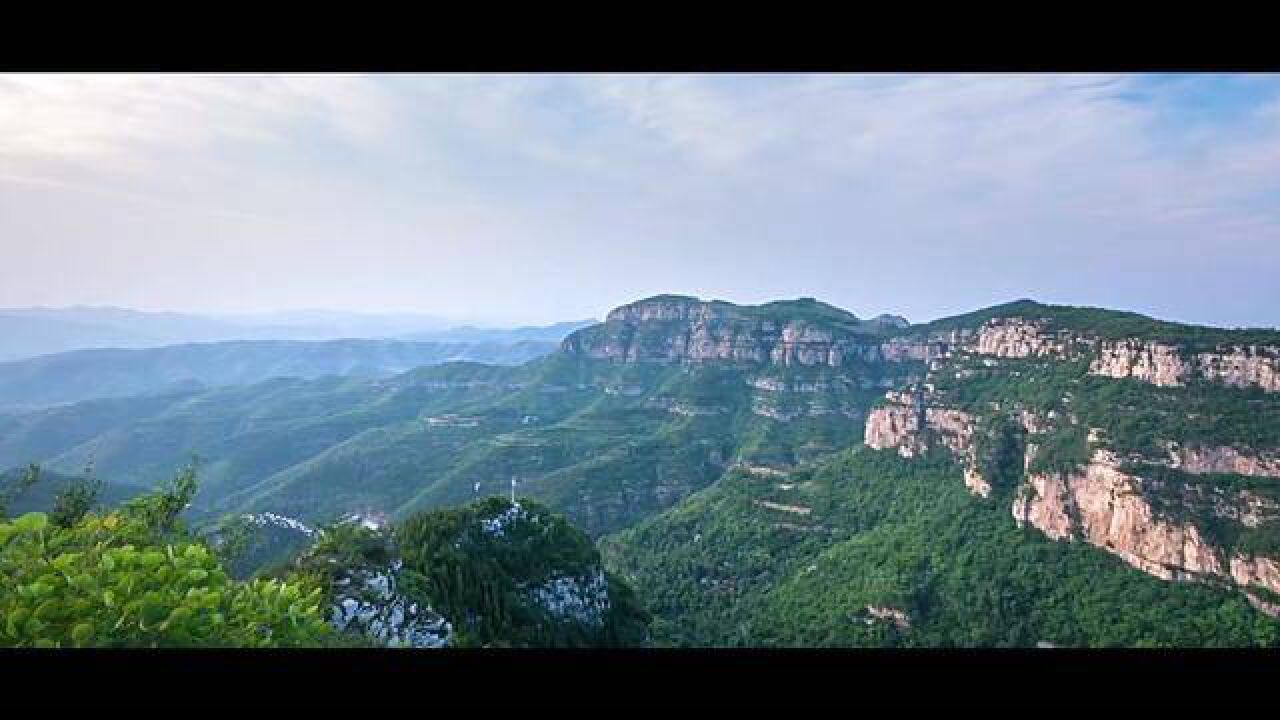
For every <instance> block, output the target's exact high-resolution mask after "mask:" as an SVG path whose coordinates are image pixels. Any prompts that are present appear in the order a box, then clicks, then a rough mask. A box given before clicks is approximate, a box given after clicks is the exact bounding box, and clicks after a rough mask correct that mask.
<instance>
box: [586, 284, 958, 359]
mask: <svg viewBox="0 0 1280 720" xmlns="http://www.w3.org/2000/svg"><path fill="white" fill-rule="evenodd" d="M899 328H900V323H898V322H896V321H892V322H890V321H887V320H885V319H884V318H878V319H876V320H872V321H862V320H859V319H858V318H857V317H856V316H854V315H852V314H851V313H848V312H845V311H843V310H839V309H838V308H834V307H832V306H830V305H825V304H823V303H819V302H817V301H814V300H809V299H803V300H796V301H788V302H785V303H770V304H768V305H762V306H740V305H733V304H730V303H725V302H704V301H701V300H698V299H696V298H688V297H681V296H673V295H664V296H658V297H655V298H650V299H647V300H641V301H639V302H635V303H631V304H629V305H624V306H622V307H619V308H617V309H615V310H613V311H612V312H610V313H609V314H608V316H607V317H606V319H605V322H604V323H602V324H600V325H595V326H592V327H590V328H585V329H583V330H579V331H578V332H575V333H573V334H572V335H570V336H569V337H567V338H566V339H565V340H564V343H563V344H562V349H563V351H564V352H566V353H569V354H573V355H582V356H587V357H591V358H597V359H608V360H614V361H621V362H686V363H700V362H711V361H729V362H737V363H751V364H769V365H780V366H828V367H842V366H845V365H848V364H851V363H859V362H860V363H878V362H884V361H887V362H901V361H904V360H927V359H929V358H930V357H933V356H936V355H937V354H938V353H939V352H941V350H940V349H939V348H938V347H937V346H936V344H934V345H931V344H930V343H928V342H914V341H904V340H902V339H890V338H886V337H884V333H885V332H887V331H892V330H896V329H899Z"/></svg>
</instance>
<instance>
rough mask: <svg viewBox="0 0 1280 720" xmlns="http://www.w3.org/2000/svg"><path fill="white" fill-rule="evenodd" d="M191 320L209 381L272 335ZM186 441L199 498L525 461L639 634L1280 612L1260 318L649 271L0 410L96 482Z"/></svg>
mask: <svg viewBox="0 0 1280 720" xmlns="http://www.w3.org/2000/svg"><path fill="white" fill-rule="evenodd" d="M464 334H465V333H464ZM286 345H287V344H286ZM322 345H324V344H322ZM192 347H196V348H202V347H214V348H218V350H219V353H223V354H221V355H217V356H214V357H212V358H209V359H208V370H207V372H208V373H210V375H211V376H213V375H218V376H219V377H223V378H224V379H226V380H227V381H228V382H231V381H232V380H234V377H235V372H232V371H225V370H224V368H223V366H227V365H230V364H232V358H234V357H236V356H237V355H241V354H243V353H248V352H249V350H253V351H255V352H256V351H257V350H260V349H261V348H258V347H257V345H256V344H254V343H248V344H245V345H240V344H226V345H213V346H192ZM378 347H380V348H381V350H380V352H382V351H385V352H387V353H389V354H390V355H391V356H395V354H394V353H391V352H390V351H389V350H388V349H387V347H384V346H378ZM517 347H518V346H517V345H512V346H509V348H511V350H510V351H511V352H519V350H516V349H514V348H517ZM129 352H133V351H129ZM138 352H141V353H149V354H155V357H157V358H159V357H161V356H163V355H164V354H165V353H178V354H181V353H182V352H186V349H185V348H181V347H180V348H169V349H165V350H164V351H163V352H161V351H153V350H147V351H138ZM250 354H251V353H250ZM77 355H81V354H79V353H73V354H70V355H69V356H68V357H74V356H77ZM57 357H60V356H55V358H57ZM84 357H86V358H92V357H93V354H92V353H89V354H86V355H84ZM395 357H396V362H402V361H407V360H406V358H405V357H401V356H395ZM36 360H40V361H47V360H48V359H47V358H39V359H36ZM36 360H31V361H25V362H26V363H27V364H30V365H32V366H33V367H34V366H35V365H38V363H37V362H36ZM188 362H189V360H188ZM298 362H299V363H300V364H304V365H305V364H306V363H305V362H304V361H303V360H299V361H298ZM89 364H90V365H92V364H93V363H89ZM10 365H11V366H12V365H14V364H10ZM268 365H269V364H268ZM354 367H355V366H354V365H347V366H345V368H346V370H348V371H352V370H353V368H354ZM386 367H388V368H389V367H391V362H389V361H388V363H387V364H386ZM219 373H220V374H219ZM249 376H250V374H246V375H245V377H249ZM36 384H39V383H36ZM193 454H195V455H198V456H200V458H202V465H201V479H202V480H201V481H202V485H201V490H200V493H199V494H198V495H197V497H196V498H195V502H194V505H193V506H192V508H191V517H192V519H193V521H196V522H209V521H211V520H214V519H216V518H218V517H223V516H239V515H244V514H251V515H253V516H255V517H258V516H263V514H264V513H268V514H270V516H272V517H280V518H286V519H288V522H289V523H293V522H301V523H306V524H316V523H324V522H328V521H331V520H333V519H334V518H340V517H343V516H345V515H347V514H350V513H353V512H355V513H361V514H366V515H367V514H373V515H377V516H385V517H389V518H391V519H393V520H396V521H404V520H407V519H408V518H411V517H414V516H415V515H416V514H417V513H419V512H421V511H429V510H436V509H445V508H453V507H457V506H460V505H464V504H467V503H470V502H472V501H475V500H482V499H484V498H486V497H489V496H493V495H505V494H507V493H508V492H510V491H511V489H512V487H513V486H514V487H515V488H517V490H518V492H519V494H520V495H522V496H526V497H530V498H534V499H536V500H538V501H539V502H541V503H544V504H545V505H546V506H547V507H549V508H550V509H552V510H553V511H555V512H556V513H560V514H562V515H563V516H564V517H565V518H566V519H567V520H568V521H569V522H570V523H572V524H573V525H574V526H576V527H577V528H579V529H581V530H583V531H585V532H586V533H588V534H589V535H590V536H591V537H592V538H593V539H594V540H595V541H596V542H597V543H598V544H599V547H600V549H601V552H602V554H603V558H604V561H605V564H606V566H607V567H608V568H609V571H610V572H613V573H616V574H617V575H618V577H620V578H624V579H625V580H626V581H627V583H628V584H629V585H631V586H633V587H635V589H636V592H637V595H638V596H639V598H640V601H641V602H642V603H644V605H645V607H646V608H647V611H648V612H651V613H652V614H653V616H654V617H655V621H654V626H653V638H654V641H655V642H657V643H659V644H670V645H694V646H701V645H715V646H720V645H857V646H865V645H890V646H892V645H907V646H939V645H941V646H948V645H1013V646H1029V645H1034V644H1036V643H1043V642H1048V643H1051V644H1055V645H1143V644H1168V645H1203V644H1225V645H1269V644H1274V643H1275V642H1280V622H1278V621H1277V620H1276V619H1275V617H1276V616H1280V540H1278V538H1280V490H1277V487H1276V485H1275V482H1276V479H1277V478H1280V333H1277V332H1276V331H1274V330H1267V329H1249V330H1224V329H1218V328H1209V327H1201V326H1191V325H1181V324H1176V323H1167V322H1161V321H1158V320H1153V319H1151V318H1147V317H1144V316H1141V315H1136V314H1133V313H1124V312H1117V311H1110V310H1103V309H1095V308H1077V307H1066V306H1054V305H1044V304H1040V303H1036V302H1033V301H1030V300H1021V301H1017V302H1013V303H1007V304H1004V305H999V306H994V307H990V308H985V309H982V310H978V311H975V312H972V313H967V314H964V315H959V316H956V317H952V318H945V319H942V320H937V321H934V322H930V323H923V324H914V325H912V324H909V323H907V322H906V321H905V320H903V319H901V318H897V317H894V316H889V315H883V316H880V317H877V318H874V319H872V320H863V319H861V318H859V317H857V316H856V315H854V314H853V313H850V312H848V311H846V310H843V309H841V308H837V307H834V306H832V305H829V304H826V303H822V302H820V301H818V300H815V299H812V298H801V299H798V300H785V301H777V302H772V303H766V304H763V305H757V306H744V305H735V304H732V303H727V302H721V301H710V302H708V301H702V300H699V299H697V298H694V297H689V296H682V295H661V296H656V297H652V298H647V299H644V300H640V301H637V302H634V303H630V304H627V305H624V306H621V307H619V308H616V309H615V310H613V311H612V312H610V313H609V314H608V316H607V318H606V320H605V321H604V322H603V323H597V324H592V325H590V326H587V327H583V328H580V329H577V330H575V331H573V332H572V333H570V334H568V335H567V336H566V337H565V338H564V339H563V341H562V342H560V343H559V345H558V346H556V347H555V349H554V350H553V351H551V352H548V353H546V354H542V355H540V356H538V357H534V358H532V359H530V360H528V361H526V362H523V363H522V364H510V365H499V364H492V363H488V364H485V363H476V362H445V363H442V364H436V365H424V366H422V367H416V368H414V369H411V370H408V371H405V372H401V373H398V374H385V375H382V376H370V375H367V374H363V373H359V372H353V373H352V374H350V375H347V376H345V377H344V376H339V375H336V374H325V375H323V376H318V377H312V378H307V377H302V376H299V377H292V378H284V377H277V378H271V379H266V380H263V381H261V382H256V383H255V382H251V381H250V382H248V383H246V384H229V385H226V386H224V387H195V386H185V387H184V386H177V387H172V388H169V389H168V391H167V392H162V393H152V394H138V395H129V396H123V397H113V398H101V399H95V400H86V401H83V402H77V403H72V404H66V405H61V406H57V407H48V408H42V409H36V410H30V411H12V410H11V411H8V412H4V413H0V468H14V467H17V466H21V465H24V464H26V463H29V462H38V463H40V464H42V465H43V466H44V467H46V468H48V469H49V470H50V471H53V472H54V473H57V475H56V476H55V477H59V478H64V477H65V476H74V475H76V474H78V473H80V472H81V471H82V469H83V468H85V467H86V466H90V465H91V466H92V467H93V468H94V472H95V474H97V475H98V476H99V477H101V478H103V479H105V480H107V481H108V484H109V495H110V496H111V497H129V496H131V495H136V494H137V493H140V492H143V491H145V490H146V489H147V488H149V487H151V486H152V485H153V484H154V483H155V482H156V481H158V480H160V479H162V478H165V477H168V476H169V475H171V474H172V472H173V470H174V468H177V467H180V466H181V465H182V464H184V463H185V462H186V461H187V460H188V459H189V458H190V457H191V456H192V455H193ZM10 476H11V477H12V476H13V471H10ZM60 481H61V482H65V479H63V480H60ZM301 540H302V538H297V539H296V541H298V542H301ZM292 542H294V541H285V540H281V543H283V544H281V545H280V546H278V547H277V548H276V550H274V551H273V552H268V553H266V554H265V555H264V556H272V557H279V556H280V553H285V552H287V550H288V548H290V547H294V545H291V544H290V543H292ZM273 553H274V555H273ZM1206 623H1208V625H1206ZM1207 628H1208V629H1207Z"/></svg>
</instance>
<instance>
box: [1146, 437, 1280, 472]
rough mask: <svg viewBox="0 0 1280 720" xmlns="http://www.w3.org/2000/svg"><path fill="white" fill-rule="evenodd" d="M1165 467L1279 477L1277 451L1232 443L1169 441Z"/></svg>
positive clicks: (1279, 469)
mask: <svg viewBox="0 0 1280 720" xmlns="http://www.w3.org/2000/svg"><path fill="white" fill-rule="evenodd" d="M1169 467H1172V468H1175V469H1178V470H1182V471H1183V472H1189V473H1197V474H1205V473H1234V474H1237V475H1249V476H1251V477H1272V478H1280V453H1276V452H1270V453H1254V452H1251V451H1248V450H1240V449H1239V448H1235V447H1205V446H1179V445H1174V444H1170V445H1169Z"/></svg>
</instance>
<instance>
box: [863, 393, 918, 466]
mask: <svg viewBox="0 0 1280 720" xmlns="http://www.w3.org/2000/svg"><path fill="white" fill-rule="evenodd" d="M923 417H924V415H923V408H922V407H919V406H918V403H917V402H916V400H915V399H914V398H912V397H911V396H910V395H909V394H907V393H902V392H888V393H885V404H884V405H881V406H879V407H875V408H872V410H871V412H870V413H869V414H868V415H867V422H866V424H865V425H864V426H863V443H864V444H865V445H867V446H868V447H871V448H874V449H876V450H884V449H886V448H896V449H897V450H898V454H899V455H901V456H902V457H912V456H914V455H916V454H918V453H919V452H920V451H922V450H924V443H923V439H922V437H921V432H920V431H921V430H922V429H923Z"/></svg>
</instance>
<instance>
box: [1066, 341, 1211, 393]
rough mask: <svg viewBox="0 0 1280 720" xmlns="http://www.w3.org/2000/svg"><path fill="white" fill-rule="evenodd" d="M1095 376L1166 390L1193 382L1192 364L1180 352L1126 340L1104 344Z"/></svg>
mask: <svg viewBox="0 0 1280 720" xmlns="http://www.w3.org/2000/svg"><path fill="white" fill-rule="evenodd" d="M1089 372H1090V373H1092V374H1094V375H1104V376H1106V377H1113V378H1133V379H1135V380H1141V381H1143V382H1148V383H1151V384H1152V385H1159V386H1162V387H1176V386H1179V385H1185V384H1186V382H1187V380H1188V379H1189V378H1191V376H1192V373H1193V369H1192V366H1191V363H1189V362H1187V361H1186V360H1184V359H1183V358H1182V355H1181V354H1180V353H1179V352H1178V349H1177V348H1175V347H1172V346H1170V345H1165V344H1162V343H1151V342H1141V341H1138V340H1122V341H1120V342H1110V343H1103V344H1102V346H1101V347H1100V348H1099V349H1098V357H1097V359H1095V360H1094V361H1093V363H1092V364H1090V366H1089Z"/></svg>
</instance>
